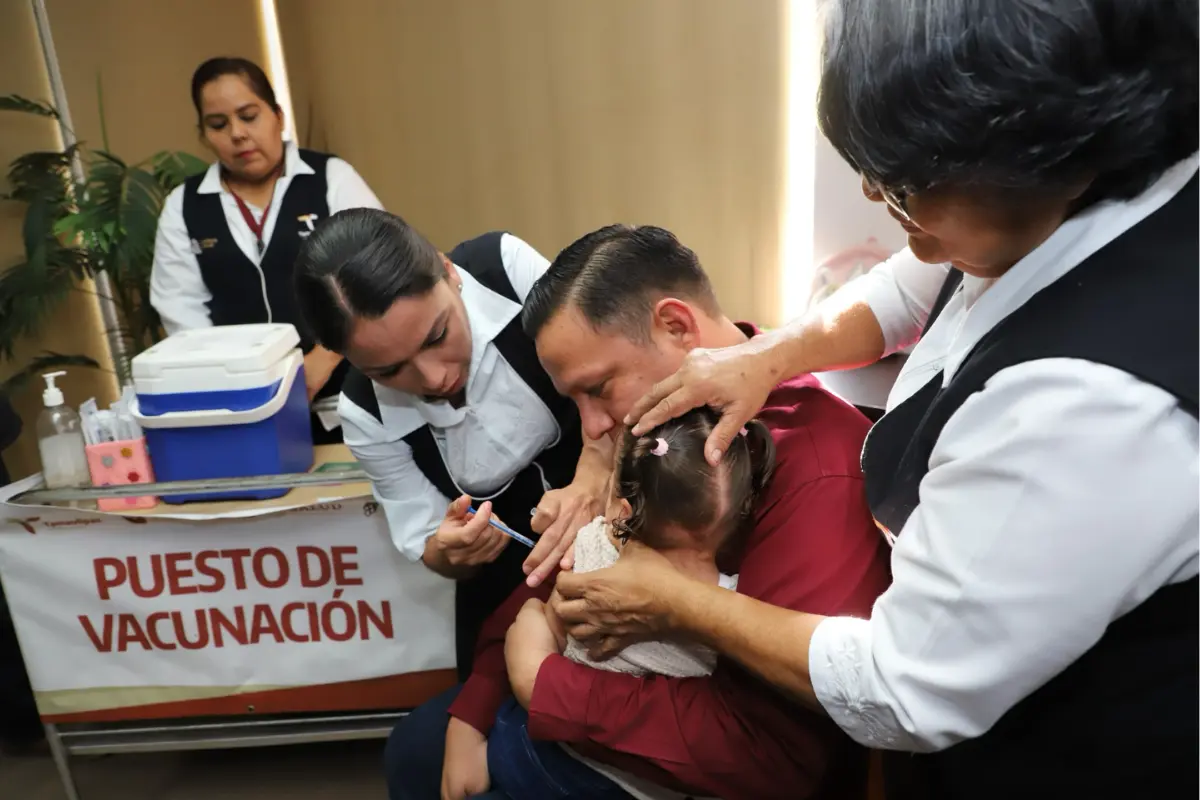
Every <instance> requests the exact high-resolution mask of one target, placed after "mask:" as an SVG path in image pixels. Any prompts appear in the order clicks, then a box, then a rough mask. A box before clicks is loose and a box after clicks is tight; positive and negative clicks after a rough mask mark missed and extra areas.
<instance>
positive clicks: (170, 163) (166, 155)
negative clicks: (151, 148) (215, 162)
mask: <svg viewBox="0 0 1200 800" xmlns="http://www.w3.org/2000/svg"><path fill="white" fill-rule="evenodd" d="M150 163H151V164H152V165H153V166H152V169H153V171H154V177H155V179H156V180H157V181H158V183H159V185H160V186H162V188H163V189H164V190H165V191H168V192H169V191H171V190H172V189H174V188H175V187H176V186H178V185H179V184H181V183H183V182H184V181H186V180H187V179H188V178H190V177H192V176H193V175H199V174H200V173H201V172H204V170H206V169H208V163H207V162H206V161H204V160H203V159H200V158H196V157H195V156H194V155H192V154H191V153H184V152H182V151H180V152H171V151H169V150H164V151H162V152H161V153H155V154H154V156H153V157H152V158H151V159H150Z"/></svg>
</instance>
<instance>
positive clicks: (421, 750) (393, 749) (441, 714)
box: [383, 686, 508, 800]
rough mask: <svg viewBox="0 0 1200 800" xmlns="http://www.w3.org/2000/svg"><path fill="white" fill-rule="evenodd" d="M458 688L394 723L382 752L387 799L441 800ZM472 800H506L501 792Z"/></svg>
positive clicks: (460, 687) (506, 796) (479, 795)
mask: <svg viewBox="0 0 1200 800" xmlns="http://www.w3.org/2000/svg"><path fill="white" fill-rule="evenodd" d="M460 689H462V686H455V687H454V688H453V689H451V690H449V691H447V692H444V693H443V694H440V695H438V696H437V697H435V698H433V699H432V700H430V701H429V702H427V703H426V704H425V705H423V706H421V707H420V708H417V709H415V710H414V711H413V712H412V713H411V714H409V715H408V716H406V717H404V718H403V719H402V720H400V722H398V723H396V727H395V728H393V729H392V735H391V736H389V737H388V741H387V747H385V748H384V751H383V767H384V770H385V772H386V774H387V786H388V800H441V797H442V762H443V761H444V760H445V757H446V726H447V725H448V724H449V722H450V714H449V709H450V704H451V703H453V702H454V698H456V697H458V692H459V690H460ZM474 800H508V795H506V794H504V793H503V792H497V791H491V792H487V793H485V794H477V795H475V798H474Z"/></svg>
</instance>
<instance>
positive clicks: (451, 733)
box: [442, 717, 492, 800]
mask: <svg viewBox="0 0 1200 800" xmlns="http://www.w3.org/2000/svg"><path fill="white" fill-rule="evenodd" d="M491 785H492V778H491V775H489V774H488V765H487V737H486V736H484V735H483V734H482V733H480V732H479V731H477V730H475V729H474V728H472V727H471V726H470V725H468V724H467V723H465V722H463V721H462V720H461V719H458V718H457V717H451V718H450V724H449V725H447V726H446V755H445V758H444V759H443V761H442V800H465V799H466V798H468V797H474V796H475V795H477V794H483V793H484V792H486V791H487V790H488V789H490V788H491Z"/></svg>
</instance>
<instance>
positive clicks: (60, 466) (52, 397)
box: [37, 372, 92, 489]
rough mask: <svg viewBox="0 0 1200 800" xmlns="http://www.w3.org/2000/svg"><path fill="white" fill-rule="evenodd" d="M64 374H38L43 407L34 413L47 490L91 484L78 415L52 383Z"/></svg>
mask: <svg viewBox="0 0 1200 800" xmlns="http://www.w3.org/2000/svg"><path fill="white" fill-rule="evenodd" d="M66 374H67V373H65V372H50V373H47V374H45V375H43V376H42V377H43V378H45V380H46V391H44V392H42V401H43V402H44V403H45V406H46V407H45V408H43V409H42V413H41V414H39V415H38V419H37V437H38V453H39V455H41V457H42V479H43V480H44V481H45V483H46V488H47V489H65V488H68V487H76V486H91V485H92V478H91V474H90V473H89V472H88V465H87V455H86V454H85V453H84V449H83V447H84V442H83V426H82V424H81V423H80V420H79V414H77V413H76V412H75V409H73V408H71V407H70V406H68V405H67V404H66V402H65V401H64V400H63V393H62V389H59V388H58V387H57V386H56V385H55V384H54V381H55V379H56V378H59V377H61V376H63V375H66Z"/></svg>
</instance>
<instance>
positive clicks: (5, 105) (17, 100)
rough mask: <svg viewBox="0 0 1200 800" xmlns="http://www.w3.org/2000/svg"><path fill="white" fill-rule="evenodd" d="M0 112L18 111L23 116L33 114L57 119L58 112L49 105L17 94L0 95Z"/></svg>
mask: <svg viewBox="0 0 1200 800" xmlns="http://www.w3.org/2000/svg"><path fill="white" fill-rule="evenodd" d="M0 111H19V112H22V113H25V114H35V115H37V116H39V117H50V118H51V119H58V111H57V110H56V109H55V108H54V106H52V105H50V104H49V103H42V102H39V101H37V100H30V99H29V98H28V97H22V96H21V95H19V94H5V95H0Z"/></svg>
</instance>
